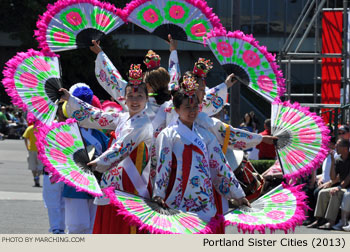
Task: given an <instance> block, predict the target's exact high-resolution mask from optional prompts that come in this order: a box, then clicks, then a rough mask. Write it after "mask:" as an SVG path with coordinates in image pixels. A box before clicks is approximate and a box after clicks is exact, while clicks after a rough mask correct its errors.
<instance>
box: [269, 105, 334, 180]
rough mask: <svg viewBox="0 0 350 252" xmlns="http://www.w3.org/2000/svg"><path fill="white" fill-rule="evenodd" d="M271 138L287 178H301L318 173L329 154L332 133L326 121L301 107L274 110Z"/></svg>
mask: <svg viewBox="0 0 350 252" xmlns="http://www.w3.org/2000/svg"><path fill="white" fill-rule="evenodd" d="M271 134H272V135H273V136H276V137H278V141H277V144H276V151H277V154H278V157H279V161H280V165H281V167H282V170H283V173H284V177H286V178H287V179H290V178H297V177H300V176H304V175H306V174H309V173H311V172H312V171H313V170H315V169H317V168H318V167H319V165H320V164H321V163H322V162H323V160H324V159H325V158H326V156H327V153H328V142H329V138H330V136H329V130H328V127H327V126H326V125H325V123H324V121H323V119H322V118H321V117H319V116H317V115H316V114H315V113H311V112H310V111H309V108H307V107H301V106H300V105H299V104H298V103H293V104H291V103H290V102H289V101H286V102H281V101H276V102H274V103H273V104H272V106H271Z"/></svg>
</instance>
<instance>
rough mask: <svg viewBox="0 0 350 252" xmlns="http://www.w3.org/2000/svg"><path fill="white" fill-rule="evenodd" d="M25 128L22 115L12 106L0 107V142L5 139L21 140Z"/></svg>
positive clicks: (25, 123)
mask: <svg viewBox="0 0 350 252" xmlns="http://www.w3.org/2000/svg"><path fill="white" fill-rule="evenodd" d="M26 127H27V121H26V120H25V117H24V113H23V111H22V110H21V109H18V108H16V107H14V106H12V105H9V106H1V109H0V140H3V139H5V138H14V139H21V138H22V135H23V132H24V130H25V129H26Z"/></svg>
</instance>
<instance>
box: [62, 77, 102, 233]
mask: <svg viewBox="0 0 350 252" xmlns="http://www.w3.org/2000/svg"><path fill="white" fill-rule="evenodd" d="M64 92H65V94H66V95H67V96H68V97H69V96H70V93H69V92H68V91H67V90H65V89H64ZM70 92H71V93H72V96H75V97H77V98H76V99H81V100H82V102H83V101H84V102H86V103H87V104H91V105H93V106H95V107H101V104H100V102H99V100H98V98H97V97H96V96H94V95H93V92H92V90H91V89H90V87H89V86H88V85H86V84H83V83H79V84H75V85H73V86H72V87H71V88H70ZM68 108H69V106H68V104H65V106H64V112H65V114H66V117H69V116H68V115H71V114H70V113H69V109H68ZM74 115H75V119H77V120H78V121H79V120H81V119H82V117H81V116H82V115H81V114H79V113H75V114H74ZM79 126H80V127H81V128H80V129H81V134H82V137H83V139H84V141H85V145H86V146H89V145H92V146H94V148H95V155H96V156H98V155H101V154H102V153H103V152H104V151H105V150H106V149H107V144H108V138H107V137H106V136H105V134H103V133H102V132H101V131H99V130H96V129H89V128H88V127H86V126H85V125H83V124H80V125H79ZM63 197H64V200H65V221H66V229H67V233H69V234H91V233H92V231H93V226H94V222H95V216H96V208H97V207H96V205H95V204H94V198H93V197H92V196H91V195H90V194H88V193H85V192H78V191H77V190H76V189H75V188H73V187H70V186H68V185H66V184H65V185H64V189H63Z"/></svg>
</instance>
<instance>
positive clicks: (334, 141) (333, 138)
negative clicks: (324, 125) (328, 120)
mask: <svg viewBox="0 0 350 252" xmlns="http://www.w3.org/2000/svg"><path fill="white" fill-rule="evenodd" d="M330 142H331V143H333V144H336V143H337V138H336V137H335V136H332V137H331V140H330Z"/></svg>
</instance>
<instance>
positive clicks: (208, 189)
mask: <svg viewBox="0 0 350 252" xmlns="http://www.w3.org/2000/svg"><path fill="white" fill-rule="evenodd" d="M182 85H183V87H184V88H185V89H181V90H180V91H178V92H177V93H175V94H174V98H173V101H174V105H175V110H176V112H177V113H178V114H179V119H178V120H177V121H176V123H175V124H173V125H171V126H168V127H167V128H165V129H164V130H163V131H162V132H161V133H160V134H159V136H158V138H157V160H158V162H157V170H156V177H155V186H154V192H153V196H154V199H155V200H156V201H157V202H159V203H160V204H162V205H167V206H169V207H171V208H174V209H179V210H182V211H190V212H194V213H197V214H198V215H199V216H200V218H202V219H203V220H206V221H209V220H210V219H211V217H214V216H215V215H216V213H217V207H220V205H219V204H217V202H216V201H217V197H215V196H214V195H215V193H214V190H217V191H218V192H219V193H220V194H221V195H223V196H224V197H225V198H227V199H228V200H233V199H235V200H236V201H237V203H238V205H242V204H246V205H249V202H248V201H247V199H246V198H245V197H244V196H245V194H244V192H243V190H242V188H241V187H240V185H239V183H238V181H237V180H236V178H235V175H234V174H233V172H232V170H231V169H230V168H229V165H228V164H227V163H226V159H225V157H224V155H223V153H222V151H221V148H220V145H219V144H218V142H217V141H216V139H215V137H214V136H213V135H212V134H211V133H210V132H208V131H207V130H206V129H204V128H202V127H200V126H198V125H197V124H196V123H195V122H194V121H195V119H196V117H197V115H198V109H199V100H198V97H197V96H196V95H195V88H193V87H194V86H196V85H198V84H197V83H196V82H195V80H194V78H193V77H188V78H184V80H183V84H182ZM213 186H214V187H215V189H214V187H213Z"/></svg>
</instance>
